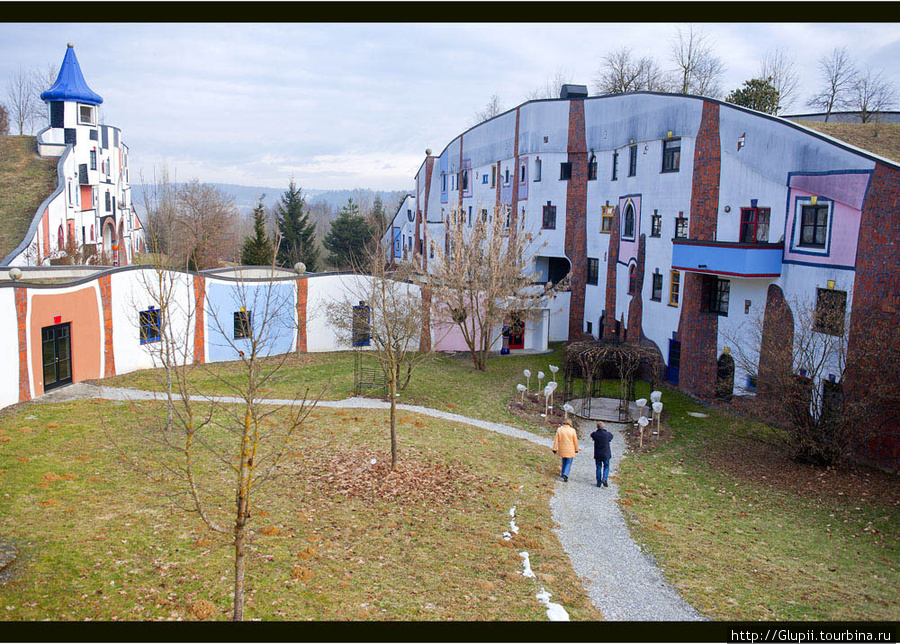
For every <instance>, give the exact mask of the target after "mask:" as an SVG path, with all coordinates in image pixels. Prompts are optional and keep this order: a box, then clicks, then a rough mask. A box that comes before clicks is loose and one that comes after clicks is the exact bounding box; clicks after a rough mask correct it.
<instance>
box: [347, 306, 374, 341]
mask: <svg viewBox="0 0 900 644" xmlns="http://www.w3.org/2000/svg"><path fill="white" fill-rule="evenodd" d="M371 320H372V309H370V308H369V306H368V305H367V304H366V303H365V302H360V303H359V305H358V306H354V307H353V323H352V324H353V325H352V335H353V338H352V340H353V346H354V347H367V346H369V344H370V343H371V341H372V326H371Z"/></svg>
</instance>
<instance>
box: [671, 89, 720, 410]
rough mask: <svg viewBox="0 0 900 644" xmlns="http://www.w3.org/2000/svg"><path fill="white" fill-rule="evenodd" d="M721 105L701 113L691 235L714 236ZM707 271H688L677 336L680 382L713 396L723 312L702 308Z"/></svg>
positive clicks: (706, 103)
mask: <svg viewBox="0 0 900 644" xmlns="http://www.w3.org/2000/svg"><path fill="white" fill-rule="evenodd" d="M720 155H721V143H720V141H719V105H718V103H710V102H709V101H704V102H703V115H702V117H701V120H700V129H699V131H698V132H697V139H696V142H695V145H694V166H693V176H692V181H691V212H690V222H689V223H690V235H689V237H690V239H696V240H701V241H714V240H715V238H716V226H717V222H718V212H719V175H720V168H721V156H720ZM703 281H704V280H703V277H702V276H701V275H698V274H697V273H687V272H686V273H684V280H682V282H683V284H682V298H681V316H680V318H679V322H678V339H679V340H680V341H681V369H680V373H679V382H678V385H679V387H680V388H682V389H684V390H685V391H688V392H690V393H693V394H695V395H697V396H700V397H701V398H712V397H713V396H714V395H715V388H716V344H717V338H718V334H719V316H718V315H717V314H716V313H710V312H708V311H701V310H700V309H701V302H702V300H703V294H702V288H703Z"/></svg>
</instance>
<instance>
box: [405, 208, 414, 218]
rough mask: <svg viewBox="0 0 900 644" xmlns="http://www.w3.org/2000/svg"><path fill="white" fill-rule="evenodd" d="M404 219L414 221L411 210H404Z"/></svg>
mask: <svg viewBox="0 0 900 644" xmlns="http://www.w3.org/2000/svg"><path fill="white" fill-rule="evenodd" d="M406 219H407V220H409V221H414V220H415V216H414V215H413V211H412V208H407V209H406Z"/></svg>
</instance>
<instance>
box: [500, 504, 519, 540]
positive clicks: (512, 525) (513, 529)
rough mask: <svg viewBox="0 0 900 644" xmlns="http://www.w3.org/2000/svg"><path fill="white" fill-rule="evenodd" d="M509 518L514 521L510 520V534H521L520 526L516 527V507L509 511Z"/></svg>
mask: <svg viewBox="0 0 900 644" xmlns="http://www.w3.org/2000/svg"><path fill="white" fill-rule="evenodd" d="M509 516H511V517H512V519H510V520H509V530H510V532H512V533H513V534H519V526H517V525H516V521H515V519H516V506H512V507H511V508H510V509H509ZM503 534H508V533H506V532H504V533H503ZM507 541H509V539H507Z"/></svg>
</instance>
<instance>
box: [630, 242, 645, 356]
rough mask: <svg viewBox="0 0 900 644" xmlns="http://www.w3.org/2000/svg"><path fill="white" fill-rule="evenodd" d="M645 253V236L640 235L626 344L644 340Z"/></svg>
mask: <svg viewBox="0 0 900 644" xmlns="http://www.w3.org/2000/svg"><path fill="white" fill-rule="evenodd" d="M646 252H647V236H646V235H643V234H642V235H641V236H640V239H639V240H638V254H637V262H636V263H635V267H634V295H632V296H631V302H629V304H628V326H627V327H626V331H625V339H626V340H627V341H628V342H636V343H640V342H641V340H643V339H644V329H643V327H642V324H641V321H642V320H643V316H644V299H643V298H644V296H643V290H644V264H645V263H646V262H645V261H644V257H645V255H646Z"/></svg>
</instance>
